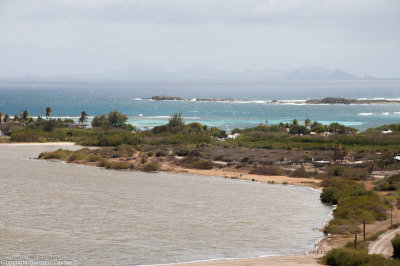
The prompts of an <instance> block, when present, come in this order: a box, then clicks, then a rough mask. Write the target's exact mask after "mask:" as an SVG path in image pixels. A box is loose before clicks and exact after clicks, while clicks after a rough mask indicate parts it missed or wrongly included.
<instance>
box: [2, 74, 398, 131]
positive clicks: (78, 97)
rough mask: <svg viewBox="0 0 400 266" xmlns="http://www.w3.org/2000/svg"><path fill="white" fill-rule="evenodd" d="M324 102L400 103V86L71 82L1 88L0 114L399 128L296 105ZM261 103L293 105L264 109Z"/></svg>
mask: <svg viewBox="0 0 400 266" xmlns="http://www.w3.org/2000/svg"><path fill="white" fill-rule="evenodd" d="M153 95H172V96H181V97H183V98H187V99H191V98H234V99H242V100H248V101H251V102H235V103H228V102H194V101H149V100H140V98H147V97H151V96H153ZM324 97H344V98H354V99H360V98H367V99H376V98H385V99H400V80H357V81H312V82H309V81H307V82H305V81H287V82H284V81H276V82H274V81H268V82H251V81H248V82H243V81H237V82H233V81H230V82H221V81H218V82H211V81H210V82H204V81H203V82H200V81H199V82H158V83H155V82H154V83H149V82H148V83H138V82H110V81H104V82H72V81H33V80H32V81H27V80H24V81H16V80H0V112H2V113H8V114H10V115H11V116H13V115H14V114H19V113H21V112H22V111H23V110H25V109H27V110H28V111H29V112H30V114H31V115H32V116H36V115H42V116H44V111H45V108H46V106H50V107H51V108H52V109H53V116H55V117H72V118H75V119H76V118H77V117H78V116H79V114H80V112H81V111H82V110H85V111H86V112H87V113H88V114H89V116H94V115H99V114H103V113H108V112H109V111H111V110H114V109H117V110H119V111H120V112H123V113H125V114H127V115H128V116H129V122H131V123H132V124H133V125H135V126H136V127H138V128H151V127H153V126H155V125H160V124H165V123H166V122H167V121H168V118H169V116H171V115H173V114H174V113H182V115H183V116H184V117H185V120H186V121H187V122H190V121H199V122H201V123H204V124H207V125H210V126H218V127H220V128H224V129H228V130H230V129H233V128H235V127H239V128H245V127H251V126H256V125H258V124H259V123H261V122H265V121H266V120H267V121H268V122H269V123H279V122H289V121H291V120H292V119H294V118H295V119H298V120H304V119H306V118H310V119H311V120H313V121H315V120H316V121H320V122H322V123H330V122H340V123H343V124H346V125H349V126H353V127H356V128H358V129H360V130H365V129H366V128H369V127H375V126H379V125H383V124H389V123H400V104H379V105H378V104H374V105H307V104H301V103H296V102H295V101H293V100H306V99H315V98H324ZM263 100H291V102H288V103H286V104H267V103H263V102H262V101H263Z"/></svg>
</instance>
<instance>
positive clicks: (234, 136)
mask: <svg viewBox="0 0 400 266" xmlns="http://www.w3.org/2000/svg"><path fill="white" fill-rule="evenodd" d="M239 137H240V134H239V133H233V134H228V137H227V139H236V138H239Z"/></svg>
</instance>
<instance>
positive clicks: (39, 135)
mask: <svg viewBox="0 0 400 266" xmlns="http://www.w3.org/2000/svg"><path fill="white" fill-rule="evenodd" d="M11 141H16V142H45V141H46V135H45V134H44V133H43V132H42V131H40V130H32V129H26V130H21V131H16V132H13V133H12V134H11Z"/></svg>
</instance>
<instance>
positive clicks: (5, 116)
mask: <svg viewBox="0 0 400 266" xmlns="http://www.w3.org/2000/svg"><path fill="white" fill-rule="evenodd" d="M8 121H10V116H9V115H8V114H5V115H4V123H7V122H8Z"/></svg>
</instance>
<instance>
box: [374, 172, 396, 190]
mask: <svg viewBox="0 0 400 266" xmlns="http://www.w3.org/2000/svg"><path fill="white" fill-rule="evenodd" d="M399 188H400V174H397V175H393V176H391V177H388V178H386V179H384V180H381V181H379V182H378V184H377V186H376V187H375V190H380V191H395V190H397V189H399Z"/></svg>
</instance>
